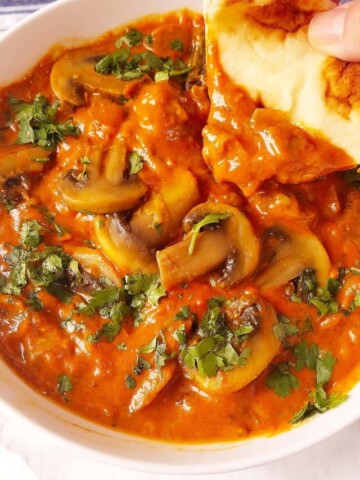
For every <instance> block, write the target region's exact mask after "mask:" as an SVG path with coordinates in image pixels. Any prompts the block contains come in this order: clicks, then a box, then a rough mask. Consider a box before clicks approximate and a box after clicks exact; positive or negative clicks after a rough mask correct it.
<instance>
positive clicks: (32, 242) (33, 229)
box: [20, 220, 43, 248]
mask: <svg viewBox="0 0 360 480" xmlns="http://www.w3.org/2000/svg"><path fill="white" fill-rule="evenodd" d="M42 228H43V227H42V226H41V225H40V224H39V223H38V222H37V220H30V221H28V222H24V223H23V224H22V225H21V230H20V241H21V243H22V244H23V245H24V246H25V247H29V248H35V247H37V246H38V245H40V243H41V240H42V239H41V235H40V232H41V231H42Z"/></svg>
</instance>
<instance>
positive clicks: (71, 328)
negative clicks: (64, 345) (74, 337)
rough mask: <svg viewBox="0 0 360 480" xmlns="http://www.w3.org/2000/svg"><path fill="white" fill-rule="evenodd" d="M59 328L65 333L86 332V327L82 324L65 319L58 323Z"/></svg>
mask: <svg viewBox="0 0 360 480" xmlns="http://www.w3.org/2000/svg"><path fill="white" fill-rule="evenodd" d="M60 327H61V328H62V329H64V330H65V331H66V332H67V333H74V332H82V331H84V330H86V325H84V324H83V323H77V322H75V321H74V320H71V319H67V320H63V321H62V322H61V323H60Z"/></svg>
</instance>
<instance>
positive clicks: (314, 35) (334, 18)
mask: <svg viewBox="0 0 360 480" xmlns="http://www.w3.org/2000/svg"><path fill="white" fill-rule="evenodd" d="M347 13H348V9H347V8H346V7H345V6H344V7H338V8H334V9H333V10H329V11H327V12H324V13H321V14H320V15H317V16H316V17H314V18H313V20H312V22H311V24H310V29H309V35H310V37H311V43H313V44H315V45H316V44H317V45H319V46H321V45H332V44H334V43H336V42H338V41H339V40H340V39H341V37H342V36H343V33H344V28H345V18H346V15H347Z"/></svg>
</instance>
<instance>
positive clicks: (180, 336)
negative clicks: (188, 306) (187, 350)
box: [173, 324, 186, 346]
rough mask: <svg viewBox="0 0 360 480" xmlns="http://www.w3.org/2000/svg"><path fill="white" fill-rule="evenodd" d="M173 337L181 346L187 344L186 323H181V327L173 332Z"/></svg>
mask: <svg viewBox="0 0 360 480" xmlns="http://www.w3.org/2000/svg"><path fill="white" fill-rule="evenodd" d="M173 337H174V338H175V340H177V341H178V342H179V344H180V345H181V346H184V345H185V344H186V329H185V325H184V324H182V325H180V327H179V328H178V329H177V330H176V331H175V332H174V333H173Z"/></svg>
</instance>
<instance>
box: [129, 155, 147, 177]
mask: <svg viewBox="0 0 360 480" xmlns="http://www.w3.org/2000/svg"><path fill="white" fill-rule="evenodd" d="M129 162H130V175H136V174H137V173H139V172H140V170H142V169H143V167H144V159H143V158H142V157H141V156H140V155H139V154H138V153H137V152H133V153H131V154H130V156H129Z"/></svg>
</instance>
